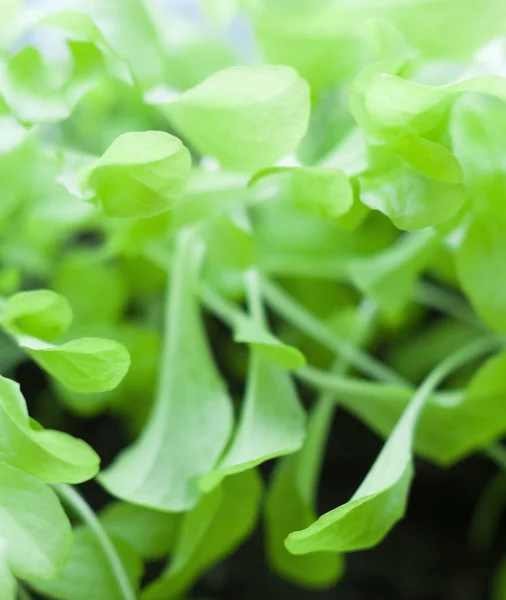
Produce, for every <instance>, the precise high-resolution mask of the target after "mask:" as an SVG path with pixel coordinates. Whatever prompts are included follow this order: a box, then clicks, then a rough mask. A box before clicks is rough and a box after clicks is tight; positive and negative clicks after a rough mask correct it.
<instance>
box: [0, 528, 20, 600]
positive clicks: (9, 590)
mask: <svg viewBox="0 0 506 600" xmlns="http://www.w3.org/2000/svg"><path fill="white" fill-rule="evenodd" d="M6 550H7V549H6V543H5V541H4V540H3V539H2V540H1V541H0V600H16V589H17V584H16V579H15V578H14V576H13V575H12V573H11V571H10V569H9V565H8V564H7V557H6V554H7V552H6Z"/></svg>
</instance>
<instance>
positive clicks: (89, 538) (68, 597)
mask: <svg viewBox="0 0 506 600" xmlns="http://www.w3.org/2000/svg"><path fill="white" fill-rule="evenodd" d="M73 534H74V545H73V547H72V553H71V554H70V557H69V559H68V561H67V563H66V564H65V567H64V568H63V570H62V571H61V572H60V573H59V574H58V577H56V579H52V580H51V581H35V580H33V579H32V580H31V581H30V585H31V586H32V587H33V588H34V589H35V590H36V591H37V592H40V593H41V594H44V595H47V596H48V597H50V598H53V599H54V600H123V599H124V594H123V593H122V591H121V590H120V589H119V588H118V583H117V580H116V578H115V577H114V575H113V574H112V573H111V571H110V567H109V564H108V562H107V561H106V560H104V558H103V553H102V548H101V546H100V545H99V544H98V543H97V541H96V538H95V535H94V533H93V532H91V531H90V530H89V529H88V528H86V527H83V526H80V527H77V528H75V529H74V532H73ZM114 545H115V547H116V550H117V552H118V556H119V558H120V560H121V562H122V563H123V565H124V567H125V571H126V572H127V573H128V577H129V578H130V581H131V583H132V585H133V587H134V588H135V589H138V588H139V584H140V578H141V575H142V563H141V561H140V559H139V557H138V556H137V554H136V553H135V551H134V550H132V548H131V547H130V546H129V545H128V544H126V543H125V542H123V541H122V540H114Z"/></svg>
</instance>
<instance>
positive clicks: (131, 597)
mask: <svg viewBox="0 0 506 600" xmlns="http://www.w3.org/2000/svg"><path fill="white" fill-rule="evenodd" d="M52 487H53V489H54V490H55V491H56V493H57V494H58V495H59V496H60V498H61V500H62V502H63V503H64V504H66V505H67V507H68V508H69V509H70V510H71V511H73V512H74V513H75V514H76V515H77V516H79V518H80V519H81V520H82V521H83V523H85V524H86V525H87V526H88V527H89V529H90V531H91V532H92V533H93V534H94V535H95V538H96V540H97V542H98V544H99V546H100V548H101V549H102V552H103V554H104V558H105V559H106V560H107V562H108V563H109V566H110V568H111V572H112V574H113V576H114V578H115V580H116V583H117V584H118V589H119V590H120V592H121V595H122V596H123V599H124V600H137V595H136V593H135V591H134V589H133V587H132V584H131V583H130V580H129V578H128V575H127V573H126V571H125V568H124V566H123V563H122V562H121V560H120V558H119V556H118V553H117V552H116V548H115V547H114V545H113V543H112V542H111V539H110V538H109V536H108V535H107V533H106V531H105V529H104V528H103V527H102V524H101V523H100V521H99V520H98V518H97V516H96V514H95V512H94V511H93V510H92V508H91V507H90V506H89V504H88V503H87V502H86V501H85V500H84V498H83V497H82V496H81V495H80V494H79V493H78V492H77V491H76V490H75V489H74V488H73V487H72V486H70V485H67V484H63V483H57V484H53V486H52Z"/></svg>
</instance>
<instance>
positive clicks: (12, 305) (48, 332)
mask: <svg viewBox="0 0 506 600" xmlns="http://www.w3.org/2000/svg"><path fill="white" fill-rule="evenodd" d="M72 317H73V315H72V310H71V308H70V305H69V303H68V301H67V300H66V299H65V298H64V297H63V296H60V294H57V293H56V292H52V291H51V290H35V291H31V292H19V293H18V294H14V295H13V296H11V297H10V298H8V299H7V301H6V302H5V304H4V306H3V311H2V321H3V323H4V325H5V326H6V327H9V328H13V329H14V330H15V331H18V332H19V333H21V334H26V335H29V336H32V337H36V338H39V339H41V340H44V341H46V342H47V341H51V340H56V339H58V338H61V337H62V336H63V335H65V333H66V332H67V331H68V328H69V327H70V324H71V322H72Z"/></svg>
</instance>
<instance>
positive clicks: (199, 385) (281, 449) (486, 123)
mask: <svg viewBox="0 0 506 600" xmlns="http://www.w3.org/2000/svg"><path fill="white" fill-rule="evenodd" d="M201 9H202V14H203V15H205V18H206V19H207V21H206V24H205V25H203V26H202V27H197V26H196V25H195V24H189V23H187V22H186V21H183V20H181V19H179V18H176V17H174V16H171V17H169V16H168V15H167V14H165V12H164V11H163V10H162V8H161V6H159V5H157V4H155V3H151V2H148V0H145V1H144V2H141V1H140V0H107V2H105V1H103V0H91V1H90V0H88V1H87V2H81V1H80V0H73V1H70V2H68V3H67V5H66V6H65V7H64V8H61V7H60V8H58V9H55V8H51V9H44V8H42V9H41V8H40V7H39V6H38V5H37V6H35V8H34V7H33V6H31V7H28V6H24V5H23V3H22V2H21V0H19V1H18V0H3V2H2V3H1V6H0V48H1V53H0V188H1V203H0V259H1V268H0V293H1V295H2V302H1V311H0V324H1V327H2V331H3V337H2V338H1V343H2V351H3V352H2V354H3V356H2V359H1V360H2V363H1V366H2V369H3V371H2V375H5V376H9V377H15V369H16V366H17V365H19V364H20V363H21V362H23V361H25V360H30V361H33V362H35V363H36V364H37V365H38V366H39V367H40V368H41V369H42V370H43V371H44V372H45V373H47V375H48V391H47V394H46V397H45V399H44V402H47V403H51V406H54V405H55V403H58V405H59V406H60V407H64V408H65V410H68V411H71V412H72V413H74V414H76V415H78V416H80V417H82V418H83V419H84V418H87V417H91V416H96V415H99V414H101V413H103V412H105V411H108V412H110V413H112V414H114V415H115V416H116V417H118V418H119V419H121V421H122V423H123V426H124V428H125V431H126V432H127V434H128V436H130V439H131V441H130V443H129V444H128V445H127V447H126V448H124V449H123V450H122V452H121V453H120V454H119V455H118V456H117V457H116V459H115V460H114V461H113V462H112V464H110V465H108V466H107V467H106V468H105V469H102V470H101V471H100V473H99V458H98V456H97V455H96V453H95V452H94V451H93V450H92V448H91V447H90V446H89V445H88V444H86V443H85V442H84V441H81V440H77V439H75V438H73V437H71V436H70V435H68V434H66V433H63V432H60V431H56V430H53V429H45V428H43V427H42V426H41V425H39V423H37V422H36V421H34V420H33V419H32V418H30V416H29V414H28V411H27V406H26V402H25V399H24V397H23V395H22V393H21V391H20V388H19V386H18V385H17V384H16V383H15V382H14V380H13V379H8V378H7V377H2V378H1V379H0V410H1V413H2V418H1V419H0V471H1V472H2V473H1V477H0V508H1V510H0V522H1V524H2V526H1V527H0V540H1V543H0V549H1V551H0V599H1V600H13V599H14V598H15V597H16V589H17V586H18V584H17V581H22V584H21V585H22V586H24V587H28V588H33V589H34V590H36V591H37V592H39V593H41V594H43V595H44V596H47V597H48V598H53V599H58V600H81V599H83V600H84V599H86V600H91V599H92V600H115V599H118V600H132V599H133V598H137V597H140V598H142V599H145V600H167V599H169V598H180V597H186V594H188V593H190V590H191V587H192V585H193V584H194V583H195V581H196V580H197V579H198V578H199V577H200V576H201V575H202V574H203V573H205V572H206V571H207V570H208V569H209V568H211V567H212V566H213V565H214V564H216V563H217V562H219V561H220V560H222V559H223V558H224V557H226V556H227V555H228V554H230V553H231V552H232V551H234V550H235V549H236V548H237V547H238V546H239V545H240V544H241V543H242V542H243V541H244V540H245V539H246V538H247V537H248V535H249V534H250V533H251V532H252V531H253V529H254V528H255V527H256V526H257V525H258V523H259V522H261V523H262V526H263V527H264V528H265V540H266V556H267V559H268V561H269V564H270V566H271V568H272V569H273V570H274V571H275V572H276V573H278V574H279V575H280V576H282V577H285V578H287V579H288V580H290V581H293V582H295V583H297V584H299V585H302V586H305V587H314V588H320V587H326V586H330V585H333V584H334V583H336V582H337V581H338V580H339V579H340V577H341V576H342V574H343V572H344V571H345V562H346V560H345V558H346V556H345V555H346V553H347V552H351V551H357V550H361V549H366V548H370V547H371V546H374V545H376V544H378V543H380V542H381V540H382V539H383V538H384V537H385V536H386V535H387V534H388V532H389V531H390V529H391V528H392V527H393V526H394V525H395V524H396V523H397V522H398V521H399V520H400V519H401V518H402V516H403V515H404V513H405V510H406V505H407V501H408V495H409V489H410V484H411V480H412V477H413V472H414V468H413V460H414V455H415V453H416V454H418V455H419V456H421V457H423V458H425V459H427V460H431V461H433V462H435V463H437V464H439V465H442V466H446V465H451V464H453V463H455V462H457V461H459V460H461V459H462V458H464V457H465V456H467V455H469V454H470V453H472V452H478V451H482V450H484V449H486V448H488V447H489V446H490V444H492V443H494V442H496V441H497V440H498V439H500V437H501V436H502V435H503V434H504V433H505V432H506V407H505V401H506V400H505V392H506V383H505V382H504V377H503V374H504V369H505V364H506V353H505V351H504V350H503V346H504V338H503V335H504V334H505V333H506V286H505V285H504V283H503V279H504V277H505V276H506V208H505V206H506V204H505V203H506V150H505V146H504V143H503V140H504V137H505V135H506V77H505V73H506V38H502V37H501V35H503V34H504V32H505V31H506V4H505V3H504V2H503V0H480V1H478V0H458V1H457V0H445V1H444V2H436V1H434V0H353V1H352V0H319V1H318V2H316V1H314V0H311V1H308V0H269V1H267V0H265V1H264V0H255V1H254V0H211V1H205V0H204V1H202V3H201ZM231 22H232V23H237V24H242V26H243V27H244V24H245V23H246V24H247V25H248V26H249V29H250V31H251V34H252V40H253V42H254V43H253V46H254V52H253V56H251V55H249V54H247V53H246V52H245V51H244V48H243V49H242V51H241V49H239V50H238V49H237V48H234V47H233V46H232V45H231V43H229V42H228V41H227V38H226V33H225V32H226V31H227V28H228V26H229V25H230V23H231ZM457 25H458V26H457ZM268 308H270V309H271V311H268V310H267V309H268ZM436 313H437V316H435V315H436ZM204 317H206V318H204ZM211 317H212V318H214V320H215V321H216V320H218V321H221V322H222V323H223V324H224V325H225V326H226V328H227V333H226V334H223V335H221V336H220V339H218V340H217V339H215V338H216V337H218V336H215V335H212V334H211V333H210V332H211V331H213V329H212V327H208V326H207V325H208V324H209V323H211ZM271 317H275V318H271ZM273 325H275V327H273ZM211 342H213V347H214V348H215V349H216V348H218V352H217V353H216V352H214V351H212V350H211ZM374 352H376V354H374ZM216 356H219V359H217V358H216ZM224 374H226V377H225V376H224ZM296 378H298V379H299V381H300V383H301V384H302V385H303V386H304V388H300V387H297V386H296V384H295V380H296ZM443 384H445V385H444V386H443ZM442 386H443V387H442ZM313 388H316V389H317V390H319V392H320V395H319V397H318V398H316V399H314V398H313V397H312V396H311V395H310V394H306V393H305V394H304V400H305V399H306V398H307V399H308V402H307V403H306V402H302V398H301V395H300V390H301V389H304V390H306V391H307V390H311V389H313ZM337 404H339V405H340V406H342V407H343V409H345V410H348V411H350V412H352V413H353V414H354V415H355V416H357V417H358V418H359V419H360V420H362V421H363V422H364V423H365V424H366V425H367V426H369V427H370V428H371V429H372V430H374V431H375V432H377V433H378V434H379V435H380V436H382V437H383V438H385V439H386V441H385V445H384V447H383V450H382V451H381V453H380V454H379V456H378V458H377V460H376V461H375V462H374V464H373V465H372V466H371V469H370V471H369V473H368V474H367V475H366V476H365V478H364V480H363V483H362V484H361V485H360V487H359V488H358V490H357V491H356V493H355V494H354V495H353V497H352V498H351V499H350V500H349V501H348V502H347V503H345V504H342V505H340V506H337V507H336V508H335V509H334V510H331V511H330V512H327V513H326V514H323V515H322V516H318V501H317V491H318V485H319V474H320V470H321V466H322V461H323V456H324V452H325V445H326V441H327V437H328V435H329V431H330V426H331V423H332V419H333V416H334V412H335V407H336V405H337ZM43 416H44V411H42V417H43ZM41 420H43V419H42V418H41ZM272 459H277V462H276V465H275V469H274V473H273V475H272V477H270V478H269V480H268V482H267V484H265V483H264V482H263V478H262V477H261V475H260V470H259V469H258V467H259V466H260V465H261V464H263V463H265V462H266V461H269V460H272ZM97 474H98V475H97ZM95 476H97V480H98V482H99V483H100V484H101V485H102V486H103V488H104V489H105V490H107V491H108V492H109V494H110V495H111V496H112V497H113V498H115V499H116V500H115V501H114V502H113V503H111V504H110V505H109V506H108V507H107V508H105V509H104V510H103V511H102V512H101V513H100V514H99V515H98V518H97V517H96V516H94V515H93V513H92V512H91V511H90V509H89V507H87V506H86V504H83V501H82V500H80V499H79V496H76V495H75V493H74V492H73V491H72V490H71V488H68V487H65V485H63V486H62V484H77V483H80V482H83V481H86V480H88V479H92V478H94V477H95ZM336 477H339V473H336ZM54 490H56V491H57V492H58V493H59V495H60V496H61V497H62V498H63V500H64V501H65V503H66V504H67V505H69V506H70V508H71V509H73V511H74V512H77V513H78V514H79V515H81V517H82V518H83V520H84V524H74V526H73V528H72V527H71V525H70V522H69V520H68V518H67V516H66V514H65V512H64V511H63V509H62V507H61V505H60V502H59V501H58V499H57V497H56V495H55V491H54ZM35 498H36V501H34V499H35ZM160 559H162V560H166V561H167V566H166V569H165V570H164V571H163V573H162V574H161V575H160V576H159V577H158V578H157V579H156V580H155V581H150V582H148V583H147V584H146V585H143V586H141V583H140V582H141V576H142V571H143V565H144V564H145V563H146V562H148V561H150V560H160ZM141 588H142V589H141Z"/></svg>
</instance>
